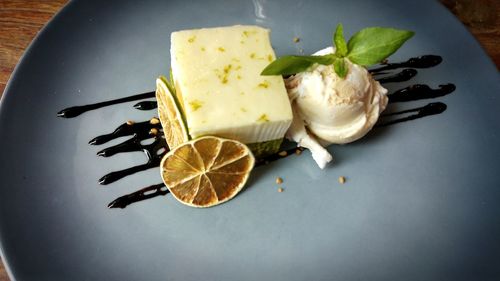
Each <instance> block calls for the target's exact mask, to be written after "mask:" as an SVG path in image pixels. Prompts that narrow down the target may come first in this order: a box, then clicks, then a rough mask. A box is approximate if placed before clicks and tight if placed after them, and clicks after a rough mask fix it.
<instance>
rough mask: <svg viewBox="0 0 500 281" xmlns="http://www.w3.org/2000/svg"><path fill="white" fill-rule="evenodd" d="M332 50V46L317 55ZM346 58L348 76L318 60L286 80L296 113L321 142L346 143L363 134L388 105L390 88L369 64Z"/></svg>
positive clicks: (317, 53) (371, 126) (328, 52)
mask: <svg viewBox="0 0 500 281" xmlns="http://www.w3.org/2000/svg"><path fill="white" fill-rule="evenodd" d="M333 52H334V48H332V47H329V48H326V49H324V50H321V51H318V52H316V53H315V54H314V55H326V54H330V53H333ZM345 60H346V64H347V66H348V73H347V76H346V77H345V78H340V77H339V76H338V75H337V74H336V73H335V71H334V69H333V65H317V64H316V65H315V66H314V67H313V68H312V69H310V70H308V71H305V72H301V73H298V74H296V75H294V76H291V77H290V78H288V79H286V81H285V83H286V86H287V90H288V94H289V97H290V100H291V101H292V107H294V114H298V117H299V118H300V119H302V120H303V121H304V124H305V126H306V128H307V129H308V131H309V132H311V133H312V134H314V136H315V137H316V138H317V139H318V141H320V142H322V143H336V144H343V143H349V142H353V141H355V140H357V139H359V138H361V137H363V136H364V135H366V133H368V132H369V131H370V130H371V129H372V128H373V125H375V123H376V122H377V120H378V118H379V115H380V113H381V112H382V111H383V110H384V109H385V107H386V106H387V101H388V98H387V96H386V94H387V90H386V89H385V88H383V87H382V86H381V85H380V83H379V82H378V81H375V80H374V79H373V78H372V76H371V75H370V73H369V72H368V71H367V70H366V68H364V67H363V66H360V65H357V64H353V63H351V62H350V61H349V60H348V59H345ZM289 135H290V134H289ZM292 139H293V136H292Z"/></svg>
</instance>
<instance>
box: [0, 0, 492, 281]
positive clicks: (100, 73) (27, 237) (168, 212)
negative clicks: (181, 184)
mask: <svg viewBox="0 0 500 281" xmlns="http://www.w3.org/2000/svg"><path fill="white" fill-rule="evenodd" d="M338 22H342V23H343V24H344V29H345V34H346V35H347V36H350V35H351V34H352V33H354V32H355V31H357V30H359V29H361V28H363V27H367V26H390V27H397V28H403V29H410V30H414V31H415V32H416V36H415V37H414V38H413V39H411V40H410V41H409V42H408V43H406V45H404V47H403V48H402V49H400V50H399V51H398V52H397V53H396V54H395V55H393V56H392V57H391V61H402V60H406V59H408V58H410V57H415V56H420V55H425V54H436V55H440V56H442V57H443V62H442V63H441V64H440V65H438V66H436V67H434V68H429V69H422V70H419V73H418V75H417V76H416V77H415V78H413V79H412V80H411V81H408V82H403V83H393V84H387V87H388V88H389V90H390V91H391V92H392V91H394V90H397V89H400V88H403V87H405V86H408V85H410V84H415V83H424V84H428V85H430V86H432V87H437V86H438V85H439V84H445V83H454V84H455V85H456V87H457V89H456V91H455V92H453V93H452V94H450V95H448V96H446V97H442V98H438V99H433V100H421V101H414V102H408V103H398V104H393V105H391V107H390V108H389V110H390V111H399V110H404V109H408V108H415V107H418V106H422V105H425V104H427V103H429V102H437V101H439V102H443V103H445V104H447V106H448V108H447V110H446V111H445V112H444V113H442V114H440V115H436V116H430V117H426V118H422V119H418V120H414V121H411V122H405V123H400V124H397V125H393V126H388V127H384V128H378V129H375V130H374V131H372V132H371V133H370V134H369V135H368V136H366V137H365V138H364V139H363V140H361V141H358V142H356V143H353V144H349V145H344V146H339V145H334V146H331V147H330V148H329V149H330V151H331V152H332V153H333V154H334V156H335V159H336V160H335V163H334V164H333V165H331V166H329V167H328V168H327V169H325V170H320V169H318V168H317V166H316V165H315V163H314V162H313V160H312V159H311V157H310V156H309V153H308V152H304V153H303V154H302V155H301V156H299V157H296V156H292V157H289V158H287V159H285V160H280V161H277V162H273V163H272V164H269V165H268V166H265V167H260V168H257V169H255V170H254V171H253V173H252V175H251V179H250V181H249V184H248V185H247V187H246V189H245V190H244V191H243V192H242V193H241V194H240V195H238V196H237V197H236V198H235V199H234V200H232V201H230V202H227V203H225V204H223V205H220V206H218V207H215V208H210V209H203V210H200V209H194V208H189V207H186V206H184V205H182V204H180V203H178V202H177V201H176V200H175V199H174V198H173V197H172V196H169V195H167V196H161V197H156V198H154V199H150V200H147V201H144V202H140V203H136V204H133V205H130V206H129V207H127V208H126V209H124V210H121V209H111V210H110V209H107V207H106V206H107V204H108V203H109V202H110V201H112V200H113V199H115V198H117V197H119V196H121V195H124V194H126V193H130V192H133V191H135V190H137V189H139V188H141V187H144V186H147V185H150V184H155V183H158V182H160V181H161V179H160V173H159V170H158V169H151V170H148V171H146V172H143V173H138V174H135V175H133V176H130V177H127V178H125V179H123V180H121V181H118V182H116V183H113V184H110V185H108V186H100V185H99V184H98V183H97V180H98V179H99V178H100V177H101V176H103V175H104V174H106V173H108V172H110V171H114V170H119V169H123V168H127V167H130V166H132V165H137V164H141V163H144V162H145V161H146V159H145V157H144V155H143V154H141V153H128V154H120V155H115V156H113V157H111V158H100V157H97V156H96V155H95V153H96V152H97V151H98V150H100V149H102V148H103V147H94V146H89V145H88V144H87V142H88V141H89V140H90V139H92V138H93V137H95V136H97V135H100V134H104V133H109V132H111V131H112V130H113V129H114V128H116V127H117V126H118V125H119V124H121V123H123V122H124V121H126V120H137V121H141V120H147V119H148V118H150V117H152V116H153V115H154V111H143V112H141V111H138V110H135V109H134V108H132V105H133V104H134V103H127V104H121V105H116V106H112V107H107V108H104V109H100V110H96V111H93V112H88V113H86V114H83V115H81V116H80V117H77V118H74V119H62V118H58V117H56V113H57V112H58V111H59V110H61V109H63V108H65V107H68V106H72V105H81V104H87V103H93V102H97V101H102V100H108V99H114V98H119V97H123V96H128V95H132V94H136V93H141V92H146V91H150V90H152V89H154V87H155V78H156V77H157V76H158V75H160V74H167V73H168V70H169V65H170V61H169V58H170V55H169V47H170V43H169V38H170V33H171V32H172V31H175V30H180V29H187V28H197V27H210V26H223V25H233V24H257V25H261V26H265V27H268V28H270V29H271V30H272V43H273V46H274V47H275V49H276V52H277V54H278V55H284V54H294V53H298V52H299V50H300V49H303V50H304V52H305V53H312V52H314V51H316V50H318V49H321V48H324V47H326V46H328V45H330V44H331V33H332V31H333V29H334V27H335V25H336V24H337V23H338ZM296 36H297V37H300V38H301V41H300V42H299V43H294V42H293V40H292V38H293V37H296ZM499 82H500V79H499V75H498V72H497V70H496V68H495V66H494V65H493V63H492V62H491V61H490V60H489V58H488V57H487V56H486V54H485V53H484V52H483V50H482V49H481V48H480V46H479V45H478V43H477V42H476V41H475V40H474V39H473V38H472V37H471V35H470V34H469V33H468V32H467V30H466V29H465V28H464V27H463V26H462V25H461V24H460V23H459V22H458V21H457V20H456V19H455V18H454V17H453V15H451V14H450V13H449V12H447V11H446V9H445V8H444V7H442V6H441V5H440V4H439V3H437V2H434V1H265V0H254V1H231V2H229V1H222V0H221V1H211V2H210V3H208V2H207V1H72V2H71V3H69V4H68V6H67V7H66V8H64V9H63V10H62V11H61V12H60V13H59V14H58V15H57V16H56V17H55V19H54V20H52V21H51V22H50V24H48V26H47V27H46V28H45V29H44V30H43V32H42V33H41V34H40V35H39V36H38V37H37V39H36V40H35V41H34V42H33V44H32V45H31V47H30V48H29V49H28V51H27V52H26V54H25V56H24V58H23V59H22V61H21V62H20V64H19V65H18V67H17V69H16V71H15V73H14V75H13V77H12V79H11V81H10V83H9V85H8V87H7V89H6V92H5V94H4V96H3V100H2V102H1V105H0V106H1V107H0V136H1V137H0V149H1V152H0V155H1V157H0V247H1V252H2V254H3V258H4V261H5V262H6V263H7V265H8V267H9V270H10V272H11V274H12V275H13V277H14V279H15V280H498V279H500V264H499V260H500V239H499V237H500V215H499V214H500V200H499V199H500V173H499V157H500V146H499V145H498V144H499V143H500V115H499V114H498V113H499V111H500V98H499V93H500V83H499ZM122 140H123V139H122ZM114 143H118V141H115V142H114ZM277 176H280V177H282V178H283V179H284V183H283V187H284V189H285V191H284V192H282V193H278V192H277V185H276V184H275V178H276V177H277ZM339 176H345V177H346V178H347V182H346V183H345V184H344V185H340V184H339V183H338V181H337V178H338V177H339Z"/></svg>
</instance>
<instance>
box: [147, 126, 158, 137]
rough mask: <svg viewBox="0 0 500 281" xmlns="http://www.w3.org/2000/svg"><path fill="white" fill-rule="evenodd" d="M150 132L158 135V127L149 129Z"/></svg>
mask: <svg viewBox="0 0 500 281" xmlns="http://www.w3.org/2000/svg"><path fill="white" fill-rule="evenodd" d="M149 134H150V135H154V136H156V134H158V129H156V128H152V129H151V130H149Z"/></svg>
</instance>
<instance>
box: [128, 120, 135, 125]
mask: <svg viewBox="0 0 500 281" xmlns="http://www.w3.org/2000/svg"><path fill="white" fill-rule="evenodd" d="M134 123H135V122H134V121H132V120H128V121H127V125H129V126H132V125H134Z"/></svg>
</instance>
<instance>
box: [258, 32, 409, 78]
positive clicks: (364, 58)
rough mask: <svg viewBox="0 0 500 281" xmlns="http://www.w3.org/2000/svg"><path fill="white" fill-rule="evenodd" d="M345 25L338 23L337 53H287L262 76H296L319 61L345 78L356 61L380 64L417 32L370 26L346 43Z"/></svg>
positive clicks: (334, 36) (335, 34)
mask: <svg viewBox="0 0 500 281" xmlns="http://www.w3.org/2000/svg"><path fill="white" fill-rule="evenodd" d="M343 33H344V31H343V26H342V24H338V25H337V28H336V30H335V33H334V35H333V43H334V45H335V47H336V51H335V53H334V54H328V55H323V56H283V57H280V58H278V59H277V60H275V61H273V62H272V63H270V64H269V65H268V66H267V67H266V68H264V70H263V71H262V73H261V75H292V74H296V73H299V72H303V71H305V70H307V69H308V68H309V67H311V66H312V65H314V64H315V63H317V64H322V65H331V64H333V68H334V70H335V73H336V74H337V75H338V76H339V77H341V78H344V77H345V76H346V75H347V72H348V67H347V64H346V63H345V59H346V58H347V59H349V60H350V61H351V62H352V63H355V64H358V65H362V66H370V65H373V64H376V63H379V62H381V61H383V60H384V59H386V58H387V57H388V56H390V55H392V54H393V53H394V52H396V51H397V50H398V49H399V48H400V47H401V46H402V45H403V43H404V42H406V41H407V40H408V39H410V38H411V37H412V36H413V35H414V34H415V33H414V32H413V31H408V30H401V29H395V28H385V27H368V28H364V29H362V30H360V31H358V32H356V33H355V34H354V35H353V36H352V37H351V38H350V39H349V41H348V42H347V43H346V41H345V39H344V35H343Z"/></svg>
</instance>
